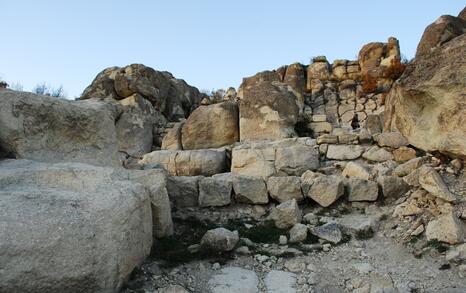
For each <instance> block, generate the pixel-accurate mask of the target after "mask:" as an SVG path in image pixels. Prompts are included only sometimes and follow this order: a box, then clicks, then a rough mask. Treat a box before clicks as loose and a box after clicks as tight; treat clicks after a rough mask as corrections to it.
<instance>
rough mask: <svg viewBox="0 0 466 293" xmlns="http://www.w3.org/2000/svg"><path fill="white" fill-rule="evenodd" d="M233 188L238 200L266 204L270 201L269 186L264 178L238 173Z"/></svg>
mask: <svg viewBox="0 0 466 293" xmlns="http://www.w3.org/2000/svg"><path fill="white" fill-rule="evenodd" d="M233 190H234V192H235V199H236V201H237V202H244V203H249V204H266V203H268V202H269V196H268V194H267V187H266V185H265V182H264V180H263V179H262V178H257V177H250V176H244V175H236V176H234V177H233Z"/></svg>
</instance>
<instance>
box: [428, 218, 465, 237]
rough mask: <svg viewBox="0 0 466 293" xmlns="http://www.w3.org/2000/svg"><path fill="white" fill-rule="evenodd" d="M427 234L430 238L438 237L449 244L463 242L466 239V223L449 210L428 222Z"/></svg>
mask: <svg viewBox="0 0 466 293" xmlns="http://www.w3.org/2000/svg"><path fill="white" fill-rule="evenodd" d="M426 236H427V239H428V240H432V239H437V240H438V241H442V242H446V243H449V244H458V243H463V242H465V241H466V225H465V224H464V222H463V221H461V220H460V219H458V218H457V217H456V216H455V215H454V213H453V212H449V213H446V214H443V215H440V216H439V217H438V218H436V219H434V220H432V221H430V222H429V223H428V224H427V227H426Z"/></svg>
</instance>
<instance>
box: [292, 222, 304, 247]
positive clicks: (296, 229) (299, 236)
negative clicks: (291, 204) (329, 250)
mask: <svg viewBox="0 0 466 293" xmlns="http://www.w3.org/2000/svg"><path fill="white" fill-rule="evenodd" d="M306 238H307V226H306V225H304V224H301V223H298V224H296V225H294V226H293V228H291V230H290V240H289V242H290V243H299V242H303V241H304V240H306Z"/></svg>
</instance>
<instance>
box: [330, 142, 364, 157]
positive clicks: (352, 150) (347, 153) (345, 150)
mask: <svg viewBox="0 0 466 293" xmlns="http://www.w3.org/2000/svg"><path fill="white" fill-rule="evenodd" d="M363 152H364V148H363V147H362V146H359V145H333V144H332V145H329V146H328V149H327V158H328V159H331V160H354V159H357V158H359V157H360V156H361V154H362V153H363Z"/></svg>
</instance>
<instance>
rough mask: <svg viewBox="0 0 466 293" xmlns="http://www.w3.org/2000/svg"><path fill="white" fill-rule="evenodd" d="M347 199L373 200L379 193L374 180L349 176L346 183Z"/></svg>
mask: <svg viewBox="0 0 466 293" xmlns="http://www.w3.org/2000/svg"><path fill="white" fill-rule="evenodd" d="M346 187H347V190H348V200H349V201H375V200H377V196H378V195H379V187H378V185H377V183H376V182H374V181H369V180H366V179H361V178H350V179H348V181H347V184H346Z"/></svg>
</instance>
